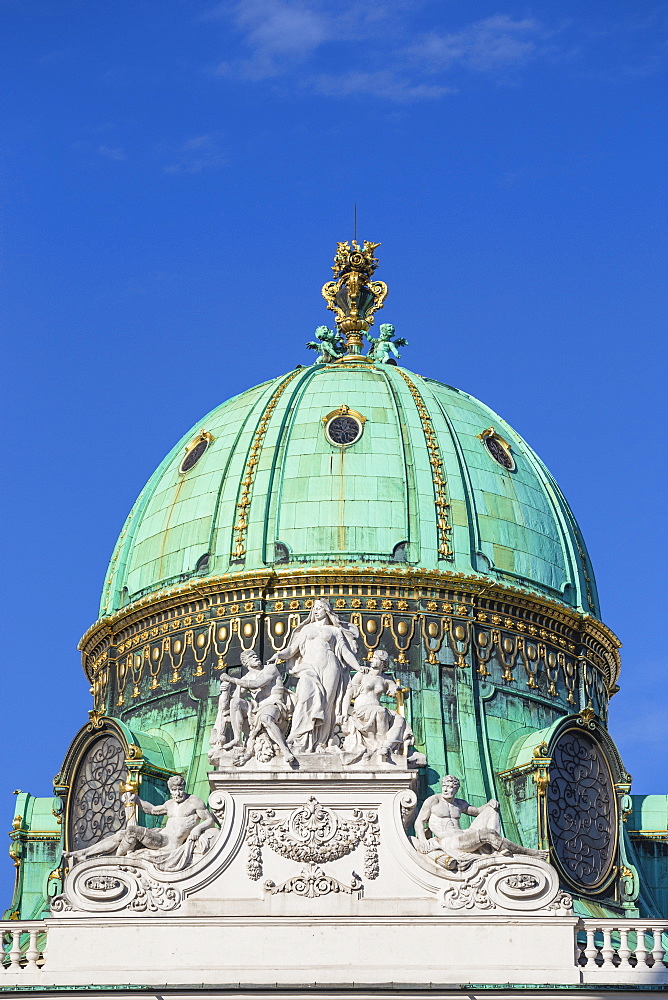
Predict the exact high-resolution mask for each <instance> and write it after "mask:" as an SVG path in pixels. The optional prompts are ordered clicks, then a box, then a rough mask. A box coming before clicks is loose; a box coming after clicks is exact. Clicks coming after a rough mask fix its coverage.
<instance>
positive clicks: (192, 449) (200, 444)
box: [179, 434, 213, 473]
mask: <svg viewBox="0 0 668 1000" xmlns="http://www.w3.org/2000/svg"><path fill="white" fill-rule="evenodd" d="M212 441H213V438H212V436H211V435H210V434H201V435H200V436H199V437H198V438H197V440H196V441H193V442H192V443H191V444H189V445H188V448H187V449H186V453H185V455H184V457H183V461H182V462H181V465H180V466H179V472H181V473H183V472H190V470H191V469H192V468H193V466H194V465H196V464H197V463H198V462H199V460H200V458H201V457H202V455H203V454H204V452H205V451H206V450H207V448H208V447H209V445H210V444H211V442H212Z"/></svg>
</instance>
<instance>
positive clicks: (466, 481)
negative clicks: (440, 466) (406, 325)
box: [422, 379, 482, 573]
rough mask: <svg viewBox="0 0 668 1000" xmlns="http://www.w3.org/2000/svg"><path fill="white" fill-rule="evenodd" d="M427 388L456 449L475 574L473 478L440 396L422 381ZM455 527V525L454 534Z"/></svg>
mask: <svg viewBox="0 0 668 1000" xmlns="http://www.w3.org/2000/svg"><path fill="white" fill-rule="evenodd" d="M422 382H423V384H424V385H425V387H426V388H427V389H428V391H429V394H430V396H431V398H432V399H433V401H434V403H435V404H436V406H437V407H438V409H439V411H440V413H441V414H442V416H443V420H444V421H445V423H446V425H447V427H448V430H449V431H450V437H451V439H452V444H453V446H454V449H455V457H456V459H457V464H458V466H459V474H460V476H461V481H462V487H463V493H464V504H465V506H466V514H467V521H468V534H469V547H470V557H469V561H470V564H471V569H472V570H473V571H474V572H476V573H477V572H479V570H478V556H479V555H481V554H482V552H481V541H480V526H479V524H478V512H477V509H476V502H475V491H474V489H473V484H472V482H471V477H470V475H469V470H468V468H467V465H466V462H465V460H464V451H463V449H462V443H461V441H460V440H459V435H458V434H457V432H456V430H455V428H454V426H453V423H452V421H451V420H450V418H449V416H448V414H447V411H446V409H445V407H444V406H443V405H442V403H441V401H440V399H439V398H438V396H437V395H436V394H435V393H434V392H432V389H431V385H430V384H429V381H428V380H427V379H423V380H422ZM454 530H455V526H454V524H453V532H454Z"/></svg>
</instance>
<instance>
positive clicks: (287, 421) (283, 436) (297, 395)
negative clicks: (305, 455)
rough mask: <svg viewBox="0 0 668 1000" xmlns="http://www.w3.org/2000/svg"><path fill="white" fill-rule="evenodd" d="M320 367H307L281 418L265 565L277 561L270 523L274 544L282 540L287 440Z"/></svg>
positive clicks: (268, 504)
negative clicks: (271, 550) (270, 544)
mask: <svg viewBox="0 0 668 1000" xmlns="http://www.w3.org/2000/svg"><path fill="white" fill-rule="evenodd" d="M321 370H322V369H318V368H315V367H312V368H307V369H305V371H304V377H303V378H301V379H300V380H299V382H298V383H297V385H296V386H294V388H293V390H292V393H291V395H290V399H289V400H288V402H287V404H286V407H285V410H284V412H283V416H282V418H281V423H280V425H279V428H278V435H277V444H276V447H275V448H274V453H273V455H272V462H271V469H270V471H269V484H268V486H267V493H266V498H265V512H264V531H263V536H262V560H263V562H264V563H265V565H273V564H274V563H275V561H276V559H275V555H276V553H275V549H274V553H273V554H274V558H273V559H272V558H270V553H269V551H268V547H267V546H268V539H269V529H270V525H272V526H273V535H274V543H273V544H274V546H276V544H277V543H278V542H280V537H279V535H280V532H279V520H278V511H279V510H280V504H281V492H282V486H283V469H284V466H283V460H284V457H285V451H286V447H287V442H288V440H289V438H290V428H291V427H292V426H293V425H294V422H295V419H296V417H297V410H298V409H299V400H300V399H301V398H302V396H303V395H304V393H305V392H306V389H307V387H308V385H309V383H310V382H311V380H312V379H313V378H315V376H316V375H317V374H318V371H321ZM277 472H278V473H279V475H278V488H277V492H276V498H275V502H274V481H275V479H276V473H277ZM272 507H273V511H274V516H273V519H272V517H271V510H272Z"/></svg>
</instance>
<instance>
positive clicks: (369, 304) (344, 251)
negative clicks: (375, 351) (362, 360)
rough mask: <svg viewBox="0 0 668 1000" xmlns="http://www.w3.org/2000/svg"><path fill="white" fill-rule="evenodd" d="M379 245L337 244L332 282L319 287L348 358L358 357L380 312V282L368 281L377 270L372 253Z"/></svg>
mask: <svg viewBox="0 0 668 1000" xmlns="http://www.w3.org/2000/svg"><path fill="white" fill-rule="evenodd" d="M379 246H380V243H369V242H368V241H366V240H365V242H364V243H363V244H362V246H360V245H359V244H358V243H357V241H356V240H352V241H351V242H350V243H348V242H346V243H337V249H336V254H335V255H334V264H333V266H332V270H333V272H334V281H328V282H326V284H324V285H323V287H322V295H323V298H324V300H325V302H326V303H327V308H328V309H331V311H332V312H333V313H334V314H335V316H336V325H337V327H338V329H339V332H340V333H341V335H342V336H343V337H344V338H345V341H346V348H347V351H348V354H361V351H362V338H363V336H364V334H365V333H366V332H367V330H368V329H369V327H370V326H371V325H372V324H373V314H374V313H375V312H376V311H377V310H378V309H382V308H383V305H384V303H385V299H386V298H387V285H386V284H385V282H384V281H372V280H371V279H372V276H373V273H374V271H375V270H376V268H377V267H378V258H377V257H376V256H375V255H374V251H375V250H376V248H377V247H379Z"/></svg>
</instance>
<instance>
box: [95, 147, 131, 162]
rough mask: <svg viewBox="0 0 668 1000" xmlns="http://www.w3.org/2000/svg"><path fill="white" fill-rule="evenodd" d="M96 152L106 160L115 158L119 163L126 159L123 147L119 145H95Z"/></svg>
mask: <svg viewBox="0 0 668 1000" xmlns="http://www.w3.org/2000/svg"><path fill="white" fill-rule="evenodd" d="M97 152H98V153H99V154H100V156H104V157H106V159H108V160H117V161H118V162H119V163H120V162H121V161H122V160H127V155H126V153H125V150H124V149H121V147H120V146H105V145H101V146H98V147H97Z"/></svg>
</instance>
